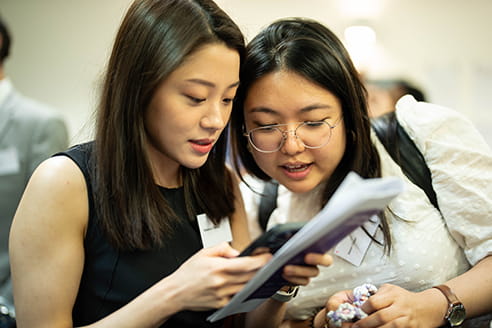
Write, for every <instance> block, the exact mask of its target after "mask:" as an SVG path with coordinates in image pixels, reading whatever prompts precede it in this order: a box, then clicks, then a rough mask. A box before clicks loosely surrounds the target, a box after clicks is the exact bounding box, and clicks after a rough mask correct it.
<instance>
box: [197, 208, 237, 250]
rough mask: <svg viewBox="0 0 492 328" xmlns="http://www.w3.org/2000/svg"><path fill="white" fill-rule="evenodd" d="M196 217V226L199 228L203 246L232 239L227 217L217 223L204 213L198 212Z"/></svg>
mask: <svg viewBox="0 0 492 328" xmlns="http://www.w3.org/2000/svg"><path fill="white" fill-rule="evenodd" d="M196 218H197V220H198V227H199V228H200V236H201V238H202V243H203V247H210V246H215V245H217V244H220V243H222V242H224V241H227V242H230V241H232V232H231V225H230V223H229V218H225V219H222V220H221V221H220V223H219V224H217V225H216V224H214V223H213V222H212V220H210V219H209V217H208V216H207V215H206V214H200V215H198V216H197V217H196Z"/></svg>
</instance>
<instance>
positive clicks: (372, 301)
mask: <svg viewBox="0 0 492 328" xmlns="http://www.w3.org/2000/svg"><path fill="white" fill-rule="evenodd" d="M393 301H394V299H393V298H392V297H388V295H385V294H384V293H379V291H378V292H377V293H376V294H374V295H372V296H371V297H369V299H368V300H367V301H365V302H364V303H363V304H362V306H361V309H362V311H364V312H365V313H368V314H369V313H373V312H376V311H378V310H381V309H384V308H387V307H389V306H391V304H393Z"/></svg>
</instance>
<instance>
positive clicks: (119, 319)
mask: <svg viewBox="0 0 492 328" xmlns="http://www.w3.org/2000/svg"><path fill="white" fill-rule="evenodd" d="M87 222H88V205H87V190H86V185H85V180H84V178H83V175H82V173H81V172H80V170H79V169H78V167H77V166H76V165H75V163H73V162H72V161H71V160H70V159H68V158H66V157H54V158H50V159H49V160H47V161H45V162H43V163H42V164H41V165H40V166H39V168H38V169H37V170H36V171H35V173H34V175H33V177H32V178H31V180H30V182H29V184H28V187H27V188H26V191H25V193H24V196H23V199H22V200H21V203H20V205H19V208H18V211H17V213H16V216H15V218H14V222H13V226H12V230H11V237H10V252H11V253H10V255H11V265H12V276H13V285H14V297H15V303H16V304H15V305H16V312H17V313H16V314H17V326H18V327H19V328H23V327H29V328H36V327H41V328H43V327H46V328H58V327H60V328H61V327H72V326H73V322H72V310H73V306H74V303H75V299H76V296H77V291H78V288H79V284H80V279H81V275H82V271H83V264H84V248H83V241H84V235H85V231H86V228H87ZM236 255H237V251H235V250H234V249H232V248H231V247H230V246H229V245H227V244H226V243H224V244H221V245H219V246H216V247H212V248H208V249H204V250H202V251H200V252H198V253H197V254H195V255H194V256H192V257H191V258H190V259H188V260H187V261H186V262H185V263H183V264H182V265H181V267H180V268H179V269H178V270H177V271H175V272H174V273H173V274H171V275H170V276H168V277H166V278H164V279H162V280H161V281H159V282H158V283H156V284H155V285H154V286H152V287H151V288H149V289H148V290H147V291H145V292H144V293H142V294H141V295H139V296H138V297H136V298H135V299H134V300H132V301H131V302H130V303H128V304H127V305H125V306H123V307H122V308H121V309H119V310H118V311H116V312H114V313H112V314H110V315H108V316H107V317H105V318H103V319H102V320H100V321H98V322H96V323H93V324H92V325H91V327H120V328H121V327H123V328H125V327H142V328H145V327H149V328H150V327H159V326H160V325H162V323H164V322H165V321H166V320H167V319H168V318H169V317H170V316H171V315H173V314H174V313H176V312H178V311H181V310H195V311H199V310H206V309H212V308H219V307H221V306H224V305H225V304H226V303H227V302H228V301H229V299H230V297H231V296H232V295H233V294H235V293H236V292H237V291H238V290H240V289H241V288H242V287H243V286H244V284H245V283H246V282H247V281H248V280H249V279H250V278H251V277H252V275H253V274H254V272H255V271H256V270H257V269H258V268H260V267H261V266H263V265H264V264H265V263H266V261H267V260H268V259H269V256H268V255H262V256H257V257H254V258H253V257H247V258H237V259H236V258H233V257H235V256H236ZM197 272H200V273H202V274H200V275H197Z"/></svg>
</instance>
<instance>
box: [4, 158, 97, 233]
mask: <svg viewBox="0 0 492 328" xmlns="http://www.w3.org/2000/svg"><path fill="white" fill-rule="evenodd" d="M87 218H88V198H87V186H86V183H85V179H84V176H83V174H82V171H81V170H80V169H79V167H78V166H77V164H75V162H73V161H72V160H71V159H70V158H68V157H66V156H56V157H51V158H49V159H47V160H45V161H44V162H42V163H41V164H40V165H39V166H38V167H37V168H36V170H35V171H34V173H33V175H32V176H31V179H30V180H29V183H28V184H27V187H26V189H25V191H24V195H23V196H22V199H21V201H20V203H19V206H18V208H17V212H16V215H15V217H14V222H13V227H12V230H13V231H14V232H15V229H17V228H23V227H25V225H31V226H37V228H38V229H44V228H51V229H52V231H53V232H54V231H58V232H67V231H66V229H69V230H71V229H77V230H79V232H80V231H85V227H86V225H87ZM80 229H82V230H80Z"/></svg>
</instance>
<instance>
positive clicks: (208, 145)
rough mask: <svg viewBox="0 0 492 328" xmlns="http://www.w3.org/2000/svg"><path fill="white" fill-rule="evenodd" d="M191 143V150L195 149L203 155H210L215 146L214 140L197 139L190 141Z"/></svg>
mask: <svg viewBox="0 0 492 328" xmlns="http://www.w3.org/2000/svg"><path fill="white" fill-rule="evenodd" d="M189 142H190V145H191V148H193V150H195V151H196V152H197V153H199V154H201V155H203V154H208V153H209V152H210V151H211V150H212V147H213V146H214V140H213V139H195V140H190V141H189Z"/></svg>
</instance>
